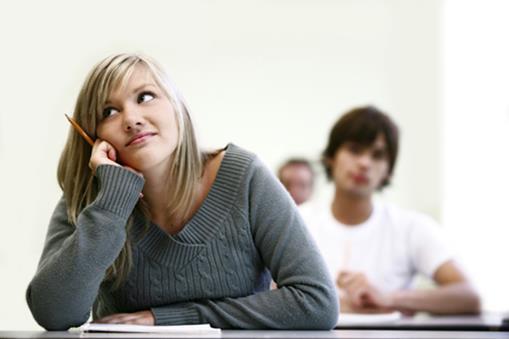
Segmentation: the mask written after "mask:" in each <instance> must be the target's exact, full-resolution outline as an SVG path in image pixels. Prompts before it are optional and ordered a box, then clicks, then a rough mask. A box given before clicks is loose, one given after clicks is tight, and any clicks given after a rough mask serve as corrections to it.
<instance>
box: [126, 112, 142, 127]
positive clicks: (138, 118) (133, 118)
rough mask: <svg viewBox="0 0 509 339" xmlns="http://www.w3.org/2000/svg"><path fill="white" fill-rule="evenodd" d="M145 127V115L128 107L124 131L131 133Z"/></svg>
mask: <svg viewBox="0 0 509 339" xmlns="http://www.w3.org/2000/svg"><path fill="white" fill-rule="evenodd" d="M143 125H144V119H143V115H142V114H141V113H140V111H139V110H138V109H136V108H134V107H126V108H125V111H124V129H125V130H126V131H130V130H132V129H134V128H139V127H142V126H143Z"/></svg>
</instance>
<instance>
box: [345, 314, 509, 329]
mask: <svg viewBox="0 0 509 339" xmlns="http://www.w3.org/2000/svg"><path fill="white" fill-rule="evenodd" d="M508 317H509V315H508V314H506V313H483V314H481V315H476V316H472V315H467V316H458V315H455V316H431V315H429V314H418V315H416V316H414V317H402V318H401V319H399V320H395V321H389V322H380V323H347V322H344V323H340V324H339V325H338V326H336V329H350V330H357V329H370V330H412V331H415V330H424V331H508V330H509V323H504V322H503V320H504V318H508Z"/></svg>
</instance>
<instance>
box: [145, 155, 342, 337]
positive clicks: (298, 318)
mask: <svg viewBox="0 0 509 339" xmlns="http://www.w3.org/2000/svg"><path fill="white" fill-rule="evenodd" d="M249 172H250V173H247V176H248V178H249V181H248V187H247V188H246V190H247V191H248V192H247V193H246V194H247V196H248V210H249V212H248V214H249V215H248V218H249V221H250V224H251V230H252V235H253V239H254V242H255V245H256V247H257V249H258V251H259V253H260V255H261V257H262V259H263V261H264V262H265V264H266V265H267V267H268V268H269V269H270V272H271V274H272V277H273V279H274V280H275V282H276V283H277V285H278V289H275V290H268V291H264V292H260V293H257V294H253V295H249V296H245V297H241V298H225V299H220V300H201V301H197V302H189V303H181V304H175V305H169V306H166V307H158V308H153V309H152V312H153V313H154V315H155V318H156V322H157V323H158V324H161V325H162V324H177V323H181V324H182V323H198V322H208V323H210V324H211V325H212V326H214V327H219V328H243V329H263V328H273V329H331V328H333V327H334V326H335V324H336V322H337V319H338V308H339V305H338V297H337V295H336V290H335V288H334V285H333V283H332V280H331V278H330V276H329V274H328V272H327V269H326V267H325V263H324V262H323V259H322V258H321V256H320V254H319V251H318V249H317V247H316V245H315V243H314V241H313V240H312V238H311V236H310V235H309V234H308V231H307V228H306V227H305V225H304V222H303V220H302V219H301V217H300V215H299V213H298V210H297V208H296V206H295V204H294V203H293V201H291V198H290V197H289V195H288V194H287V193H286V191H285V190H284V188H283V187H282V185H281V184H280V183H279V181H278V180H277V179H276V178H275V177H274V175H273V174H272V173H271V172H270V171H269V170H268V169H267V168H266V167H265V166H263V165H262V164H261V163H260V162H259V161H258V160H254V163H253V164H252V165H251V167H250V169H249Z"/></svg>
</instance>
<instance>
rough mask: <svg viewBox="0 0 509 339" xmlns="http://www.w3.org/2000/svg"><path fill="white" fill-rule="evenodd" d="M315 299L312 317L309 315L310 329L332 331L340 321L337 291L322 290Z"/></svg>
mask: <svg viewBox="0 0 509 339" xmlns="http://www.w3.org/2000/svg"><path fill="white" fill-rule="evenodd" d="M312 298H313V299H314V302H313V303H312V304H313V307H312V310H311V315H308V316H309V318H308V321H309V322H308V324H309V325H310V326H309V328H308V329H312V330H330V329H333V328H334V327H335V326H336V324H337V321H338V314H339V303H338V297H337V294H336V290H335V289H326V290H322V291H321V292H320V294H319V296H316V295H315V296H314V297H312Z"/></svg>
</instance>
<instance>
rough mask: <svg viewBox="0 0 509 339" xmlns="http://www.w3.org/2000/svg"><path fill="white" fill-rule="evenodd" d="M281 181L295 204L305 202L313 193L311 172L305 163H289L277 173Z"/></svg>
mask: <svg viewBox="0 0 509 339" xmlns="http://www.w3.org/2000/svg"><path fill="white" fill-rule="evenodd" d="M279 176H280V178H279V179H280V180H281V183H282V184H283V186H285V187H286V189H287V190H288V192H289V193H290V195H291V196H292V198H293V200H294V201H295V203H296V204H297V205H300V204H302V203H303V202H306V201H307V200H308V199H309V198H310V197H311V194H312V193H313V173H312V172H311V170H310V169H309V167H307V166H306V165H302V164H291V165H287V166H285V167H284V168H283V169H282V170H281V172H280V173H279Z"/></svg>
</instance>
